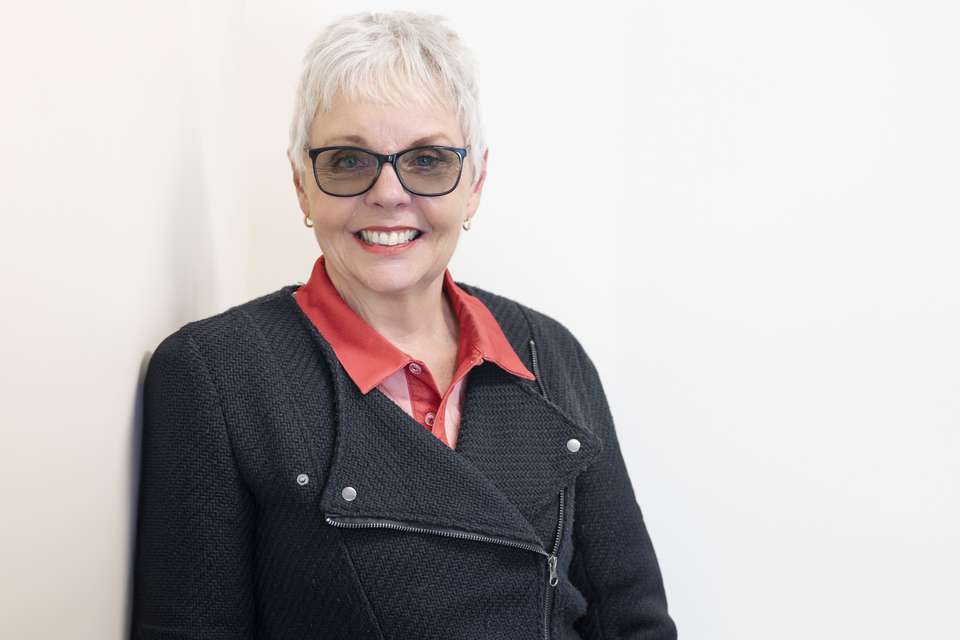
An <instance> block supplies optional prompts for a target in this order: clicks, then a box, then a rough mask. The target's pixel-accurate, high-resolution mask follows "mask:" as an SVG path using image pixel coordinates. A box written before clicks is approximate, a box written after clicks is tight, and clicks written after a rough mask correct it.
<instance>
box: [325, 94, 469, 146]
mask: <svg viewBox="0 0 960 640" xmlns="http://www.w3.org/2000/svg"><path fill="white" fill-rule="evenodd" d="M411 102H412V101H411ZM463 143H464V141H463V135H462V133H461V131H460V123H459V121H458V119H457V116H456V113H455V112H454V110H453V107H451V106H446V105H437V104H430V103H425V102H424V103H417V102H412V103H411V104H388V103H384V102H380V101H375V100H370V99H353V98H347V97H343V96H342V95H341V96H337V98H336V99H335V100H334V101H333V104H332V105H331V107H330V109H329V110H327V111H324V112H320V113H318V114H317V116H316V117H315V118H314V120H313V124H312V126H311V127H310V136H309V144H310V146H311V147H323V146H331V145H336V144H357V145H360V146H366V147H369V148H371V149H372V150H374V151H379V152H382V153H390V152H393V151H397V150H399V149H401V148H405V147H408V146H414V145H417V144H444V145H450V146H461V145H462V144H463Z"/></svg>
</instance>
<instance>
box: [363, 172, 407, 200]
mask: <svg viewBox="0 0 960 640" xmlns="http://www.w3.org/2000/svg"><path fill="white" fill-rule="evenodd" d="M364 199H365V200H366V203H367V204H368V205H371V206H381V207H383V208H385V209H392V208H394V207H397V206H400V205H403V204H407V203H409V202H410V194H409V193H408V192H407V191H406V189H404V188H403V185H402V184H400V178H398V177H397V172H396V170H395V169H394V168H393V164H392V163H386V164H384V165H383V168H382V169H380V175H379V176H377V181H376V182H374V183H373V186H372V187H371V188H370V190H369V191H367V192H366V193H365V194H364Z"/></svg>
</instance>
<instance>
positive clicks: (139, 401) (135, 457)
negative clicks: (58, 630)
mask: <svg viewBox="0 0 960 640" xmlns="http://www.w3.org/2000/svg"><path fill="white" fill-rule="evenodd" d="M152 356H153V351H146V352H144V354H143V357H142V358H141V360H140V374H139V380H138V381H137V392H136V398H134V402H133V415H132V416H131V417H130V424H131V426H132V429H131V430H130V484H129V496H128V503H129V505H130V506H129V510H128V513H129V514H130V536H129V544H128V545H127V549H129V550H130V551H129V553H130V555H129V558H128V566H129V567H130V569H129V570H128V571H127V584H126V588H125V589H124V592H125V594H126V595H125V597H126V606H125V607H124V620H123V635H122V636H121V637H123V638H129V637H130V634H131V629H130V624H131V617H132V615H133V566H134V558H135V557H136V553H137V547H136V545H137V515H138V510H139V503H140V442H141V440H142V434H143V381H144V379H145V378H146V375H147V367H148V366H149V365H150V358H151V357H152Z"/></svg>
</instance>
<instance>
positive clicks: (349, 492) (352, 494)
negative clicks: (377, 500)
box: [340, 487, 357, 502]
mask: <svg viewBox="0 0 960 640" xmlns="http://www.w3.org/2000/svg"><path fill="white" fill-rule="evenodd" d="M340 495H341V496H343V499H344V500H346V501H347V502H350V501H351V500H353V499H354V498H356V497H357V490H356V489H354V488H353V487H344V488H343V491H341V492H340Z"/></svg>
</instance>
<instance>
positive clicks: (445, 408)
mask: <svg viewBox="0 0 960 640" xmlns="http://www.w3.org/2000/svg"><path fill="white" fill-rule="evenodd" d="M443 290H444V291H445V292H446V294H447V297H448V298H449V300H450V302H451V305H452V307H453V311H454V313H455V314H456V316H457V320H458V323H459V325H460V340H459V345H458V350H457V367H456V371H455V373H454V375H453V380H452V381H451V383H450V387H449V388H447V389H446V390H445V391H444V392H443V393H441V392H440V390H439V389H438V388H437V385H436V383H435V382H434V379H433V376H432V375H431V374H430V371H429V370H428V369H427V365H426V364H425V363H424V362H423V360H420V359H417V358H414V357H413V356H411V355H408V354H406V353H404V352H403V351H401V350H400V349H398V348H397V347H395V346H394V345H393V343H391V342H390V341H389V340H387V339H386V338H384V337H383V336H382V335H380V334H379V333H378V332H377V331H376V330H375V329H374V328H373V327H371V326H370V325H369V324H367V322H366V321H365V320H364V319H363V318H361V317H360V316H359V315H358V314H357V313H356V312H355V311H354V310H353V309H351V308H350V306H349V305H348V304H347V303H346V301H345V300H344V299H343V297H342V296H341V295H340V292H339V291H337V289H336V287H334V286H333V282H331V281H330V277H329V276H328V275H327V270H326V267H325V266H324V260H323V256H322V255H321V256H320V257H319V258H317V260H316V262H315V263H314V265H313V271H312V273H311V274H310V279H309V280H308V281H307V283H306V284H304V285H303V286H301V287H300V288H298V289H297V290H296V291H295V292H294V293H293V297H294V298H295V299H296V301H297V304H298V305H300V308H301V309H302V310H303V312H304V313H305V314H306V315H307V317H308V318H310V320H311V322H313V324H314V326H316V328H317V331H319V332H320V335H322V336H323V337H324V339H325V340H326V341H327V342H328V343H330V346H331V347H332V348H333V351H334V353H336V355H337V359H338V360H339V361H340V364H342V365H343V368H344V369H345V370H346V372H347V374H348V375H349V376H350V378H351V379H352V380H353V381H354V383H355V384H356V385H357V387H358V388H359V389H360V392H361V393H364V394H366V393H369V392H370V391H371V390H372V389H374V388H377V389H379V390H380V391H381V392H382V393H383V394H384V395H386V396H387V397H388V398H390V399H391V400H392V401H393V402H395V403H396V404H397V405H398V406H400V408H402V409H403V410H404V411H406V412H407V413H408V414H409V415H410V417H412V418H413V419H414V420H416V421H417V422H419V423H420V424H421V425H423V426H424V427H425V428H426V429H427V430H428V431H430V432H431V433H432V434H433V435H435V436H436V437H437V438H439V439H440V441H441V442H443V443H444V444H446V445H448V446H449V447H450V448H451V449H452V448H455V447H456V442H457V434H458V432H459V429H460V408H461V404H462V402H463V394H464V390H465V387H464V383H465V381H466V376H467V373H469V372H470V370H471V369H472V368H473V367H475V366H477V365H478V364H480V363H481V362H483V361H484V360H488V361H490V362H493V363H494V364H496V365H497V366H499V367H500V368H501V369H503V370H504V371H507V372H509V373H511V374H513V375H515V376H519V377H521V378H526V379H528V380H533V379H534V375H533V374H532V373H530V372H529V371H528V370H527V368H526V367H525V366H524V365H523V362H521V360H520V358H519V357H517V354H516V352H515V351H514V350H513V347H512V346H510V343H509V342H508V341H507V338H506V336H504V335H503V330H502V329H501V328H500V325H499V324H498V323H497V320H496V319H495V318H494V317H493V314H492V313H490V310H489V309H487V307H486V306H485V305H484V304H483V302H481V301H480V300H479V299H478V298H476V297H475V296H472V295H470V294H469V293H467V292H466V291H464V290H463V289H461V288H460V287H459V286H457V284H456V283H455V282H454V281H453V276H451V275H450V270H449V269H446V270H445V271H444V273H443Z"/></svg>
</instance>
